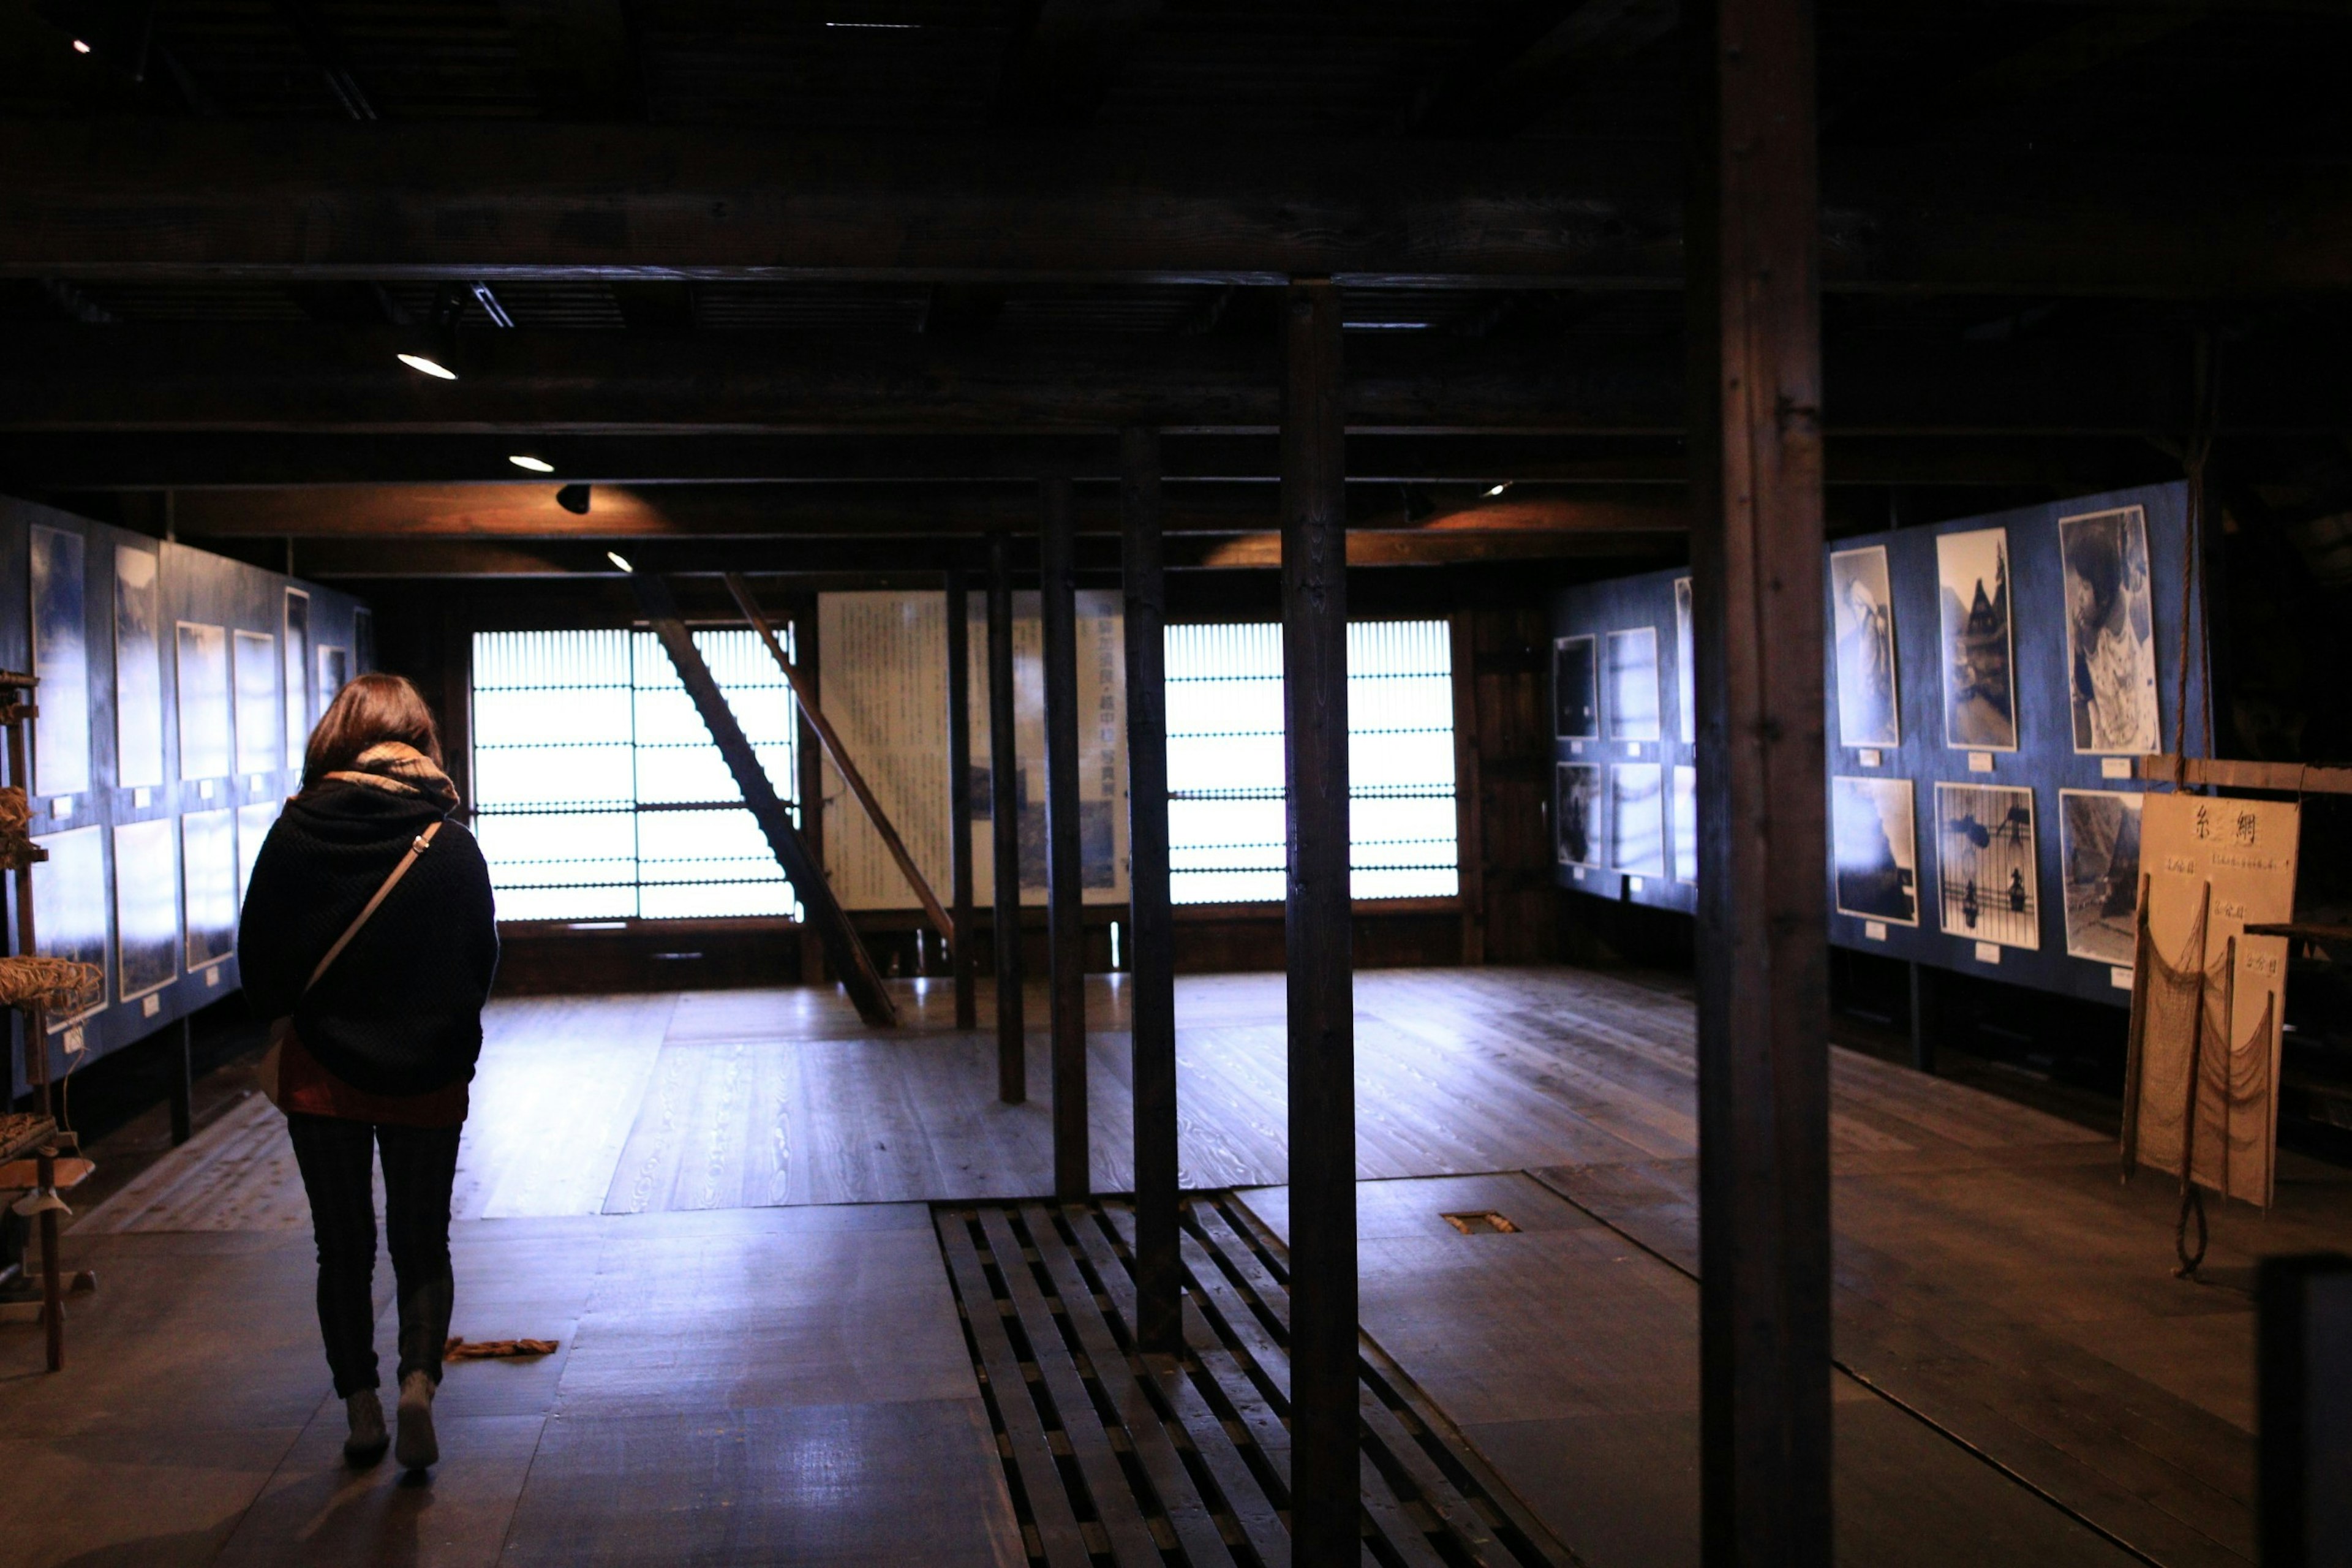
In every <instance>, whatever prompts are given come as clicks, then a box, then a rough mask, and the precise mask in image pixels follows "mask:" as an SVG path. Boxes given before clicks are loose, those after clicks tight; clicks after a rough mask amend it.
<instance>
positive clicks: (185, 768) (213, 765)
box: [178, 621, 236, 779]
mask: <svg viewBox="0 0 2352 1568" xmlns="http://www.w3.org/2000/svg"><path fill="white" fill-rule="evenodd" d="M179 652H180V657H179V666H178V668H179V678H180V776H181V777H182V778H184V779H216V778H221V777H224V776H226V774H228V773H230V772H232V771H233V770H234V768H235V766H236V757H235V755H234V754H233V752H232V732H231V728H230V721H229V711H230V710H229V673H228V628H227V627H226V626H198V625H195V624H194V623H193V622H189V621H182V622H181V623H180V624H179Z"/></svg>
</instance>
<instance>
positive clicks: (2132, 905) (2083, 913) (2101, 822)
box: [2058, 789, 2142, 969]
mask: <svg viewBox="0 0 2352 1568" xmlns="http://www.w3.org/2000/svg"><path fill="white" fill-rule="evenodd" d="M2141 799H2142V797H2141V796H2140V795H2137V794H2131V793H2126V792H2124V791H2121V790H2098V789H2062V790H2060V791H2059V792H2058V852H2059V859H2060V863H2061V865H2062V866H2063V868H2064V870H2065V877H2066V951H2067V952H2068V953H2069V954H2071V955H2072V956H2074V957H2075V958H2088V959H2093V960H2095V961H2096V962H2098V963H2104V964H2107V965H2109V966H2110V967H2113V968H2117V969H2128V968H2130V967H2131V966H2132V963H2134V961H2135V959H2136V958H2137V952H2136V949H2137V945H2138V939H2139V819H2140V804H2141Z"/></svg>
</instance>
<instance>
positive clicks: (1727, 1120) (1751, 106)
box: [1683, 0, 1831, 1565]
mask: <svg viewBox="0 0 2352 1568" xmlns="http://www.w3.org/2000/svg"><path fill="white" fill-rule="evenodd" d="M1683 18H1684V22H1683V25H1684V27H1685V31H1686V33H1687V34H1688V36H1689V44H1690V48H1691V54H1690V57H1689V63H1690V86H1691V89H1692V92H1691V101H1690V111H1691V112H1690V115H1689V117H1688V119H1687V120H1686V121H1685V123H1686V124H1688V125H1689V126H1690V127H1691V132H1690V134H1691V142H1690V154H1691V157H1690V180H1689V183H1688V186H1687V188H1688V190H1689V193H1690V198H1689V199H1690V210H1689V213H1688V217H1687V223H1686V233H1687V236H1688V239H1687V254H1688V258H1689V309H1688V321H1689V341H1690V344H1691V352H1692V356H1693V363H1692V373H1691V377H1690V387H1691V395H1692V400H1693V407H1692V430H1691V443H1690V447H1691V456H1692V463H1691V476H1692V508H1693V510H1692V521H1693V529H1692V535H1691V555H1692V574H1693V577H1694V579H1695V581H1694V584H1693V587H1694V608H1695V611H1696V635H1697V664H1698V689H1697V697H1698V719H1699V722H1698V791H1699V804H1698V819H1699V822H1700V824H1701V826H1702V828H1703V832H1702V834H1701V836H1700V839H1699V917H1698V954H1699V956H1698V996H1699V1005H1698V1064H1699V1072H1698V1077H1699V1265H1700V1267H1699V1279H1700V1285H1699V1341H1700V1352H1699V1363H1700V1365H1699V1381H1700V1436H1701V1456H1700V1498H1701V1507H1700V1513H1701V1518H1700V1539H1701V1545H1702V1553H1703V1556H1704V1558H1705V1560H1706V1562H1707V1563H1710V1564H1726V1563H1742V1564H1745V1563H1775V1564H1791V1565H1803V1564H1812V1563H1828V1562H1829V1561H1830V1552H1831V1530H1830V1384H1829V1379H1830V1209H1829V1047H1828V1033H1829V1030H1828V1024H1829V1019H1828V1009H1827V1004H1826V1002H1825V1000H1824V998H1825V996H1826V994H1827V990H1828V984H1827V983H1828V967H1829V966H1828V946H1827V941H1826V925H1827V911H1826V910H1825V909H1824V907H1823V903H1824V900H1823V896H1822V891H1823V889H1822V883H1823V879H1822V863H1823V857H1824V854H1825V852H1826V850H1825V845H1824V842H1823V838H1824V826H1823V814H1824V804H1823V801H1824V792H1825V787H1826V781H1825V779H1824V777H1823V765H1822V756H1823V751H1822V744H1823V742H1822V571H1821V559H1822V446H1821V418H1820V408H1821V394H1820V386H1821V308H1820V268H1819V252H1820V233H1821V204H1820V193H1819V181H1818V176H1817V158H1816V152H1817V147H1816V141H1817V138H1816V135H1815V131H1814V88H1813V33H1812V5H1811V3H1810V0H1696V3H1695V4H1693V5H1690V6H1688V7H1686V8H1685V10H1684V12H1683Z"/></svg>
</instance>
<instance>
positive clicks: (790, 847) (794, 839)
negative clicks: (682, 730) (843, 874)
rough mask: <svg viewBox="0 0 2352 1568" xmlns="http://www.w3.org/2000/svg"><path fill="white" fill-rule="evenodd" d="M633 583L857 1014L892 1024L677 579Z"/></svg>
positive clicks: (886, 998)
mask: <svg viewBox="0 0 2352 1568" xmlns="http://www.w3.org/2000/svg"><path fill="white" fill-rule="evenodd" d="M629 583H630V585H631V586H632V587H634V588H635V590H636V595H637V604H638V606H639V607H640V608H641V609H643V610H644V611H645V616H646V621H647V623H648V624H649V625H650V626H651V628H652V630H653V634H654V635H655V636H656V637H659V638H660V639H661V645H662V647H663V648H664V649H665V650H666V651H667V653H668V654H669V661H670V663H672V664H673V665H675V666H677V678H678V679H679V680H680V681H682V682H684V684H685V686H686V694H687V695H688V697H689V698H691V699H693V701H694V707H695V710H696V711H697V712H698V713H700V714H701V715H702V722H703V725H704V727H705V728H706V729H708V730H709V731H710V738H711V740H713V741H714V742H717V743H718V746H719V755H720V756H722V757H724V758H725V759H726V760H727V771H728V772H729V773H732V774H734V775H735V787H736V788H738V789H740V790H741V791H742V792H743V804H744V805H748V806H750V807H751V816H753V818H754V819H756V820H757V821H758V822H759V824H760V831H761V833H763V834H765V835H766V836H767V839H768V847H769V848H771V849H772V850H773V851H775V856H776V863H777V864H778V865H780V866H782V868H784V875H785V876H787V877H789V878H791V879H792V884H793V891H794V892H796V893H798V894H799V895H800V900H801V907H802V909H803V910H805V911H806V912H807V916H808V923H809V924H810V925H812V926H814V927H815V928H816V933H817V936H818V938H819V939H820V940H822V941H823V942H824V954H825V957H826V959H827V960H829V961H830V962H831V963H832V964H833V972H834V973H835V974H837V975H839V976H840V977H841V984H842V986H843V988H844V989H845V990H846V991H847V992H848V993H849V1000H850V1002H851V1003H852V1004H853V1005H855V1006H856V1008H857V1016H859V1017H861V1018H863V1019H865V1020H866V1022H867V1023H869V1024H873V1025H877V1026H888V1025H893V1024H896V1023H897V1022H898V1008H897V1006H896V1005H893V1004H892V1002H891V1000H890V994H889V992H888V991H887V990H886V989H885V988H884V986H883V984H882V976H881V974H880V973H878V972H877V971H876V969H875V967H874V960H873V959H872V958H871V957H869V956H868V955H867V953H866V944H865V943H864V942H860V941H859V940H858V939H857V931H856V928H854V927H853V926H851V925H850V923H849V917H848V915H846V914H845V913H844V912H843V910H842V908H841V904H840V902H839V900H836V899H835V898H834V896H833V886H832V884H831V883H829V882H827V881H826V880H825V879H824V868H823V867H821V866H819V865H818V864H817V863H816V861H815V859H814V858H813V857H811V856H810V854H809V852H808V845H807V843H806V841H804V840H803V838H802V837H801V836H800V830H799V829H798V828H796V827H795V826H793V817H792V812H791V809H790V808H789V807H787V806H786V805H784V803H783V802H782V800H781V799H779V798H778V797H777V795H776V788H775V785H774V784H771V783H769V782H768V773H767V770H766V769H765V768H762V767H761V765H760V759H759V757H758V756H757V755H756V754H755V753H754V752H752V750H751V742H750V740H748V739H747V738H745V736H744V734H743V727H742V726H741V725H740V724H738V723H737V722H736V721H735V713H734V710H732V709H730V708H729V707H728V706H727V699H726V697H725V695H724V694H722V693H721V692H720V691H719V681H718V679H717V678H715V677H714V676H712V674H711V673H710V667H709V665H707V664H705V663H703V661H702V654H701V651H700V650H699V649H698V648H697V647H695V646H694V638H693V637H691V636H690V635H688V632H687V629H686V623H685V622H684V621H683V620H681V619H679V618H678V613H677V602H676V601H675V600H673V599H672V598H671V597H670V592H669V585H668V584H666V583H664V582H663V581H662V580H661V579H660V578H658V577H656V576H652V575H649V574H646V573H643V572H633V573H631V574H629Z"/></svg>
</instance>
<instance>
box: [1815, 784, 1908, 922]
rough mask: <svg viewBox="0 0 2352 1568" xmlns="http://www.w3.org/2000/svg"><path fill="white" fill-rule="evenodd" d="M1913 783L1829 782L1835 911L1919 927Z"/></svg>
mask: <svg viewBox="0 0 2352 1568" xmlns="http://www.w3.org/2000/svg"><path fill="white" fill-rule="evenodd" d="M1911 812H1912V798H1911V781H1910V780H1909V779H1878V778H1833V779H1832V780H1831V781H1830V844H1831V858H1832V863H1833V866H1834V868H1835V870H1836V879H1835V881H1836V888H1837V911H1838V913H1840V914H1842V915H1853V916H1855V917H1856V918H1858V919H1861V920H1872V921H1885V922H1886V923H1887V924H1889V925H1903V926H1916V925H1917V924H1918V923H1919V849H1918V837H1917V834H1916V829H1915V827H1914V819H1913V817H1912V815H1911Z"/></svg>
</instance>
